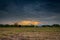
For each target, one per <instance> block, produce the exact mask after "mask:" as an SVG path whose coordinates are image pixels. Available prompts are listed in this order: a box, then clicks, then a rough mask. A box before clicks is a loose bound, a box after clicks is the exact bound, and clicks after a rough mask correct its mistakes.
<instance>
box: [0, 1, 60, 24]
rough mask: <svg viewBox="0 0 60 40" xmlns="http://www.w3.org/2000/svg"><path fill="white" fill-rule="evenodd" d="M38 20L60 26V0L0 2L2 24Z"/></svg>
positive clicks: (0, 21)
mask: <svg viewBox="0 0 60 40" xmlns="http://www.w3.org/2000/svg"><path fill="white" fill-rule="evenodd" d="M21 20H37V21H40V22H42V23H43V24H55V23H56V24H60V1H59V0H0V24H6V23H7V24H11V22H12V23H14V22H18V21H21Z"/></svg>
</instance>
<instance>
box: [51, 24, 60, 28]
mask: <svg viewBox="0 0 60 40" xmlns="http://www.w3.org/2000/svg"><path fill="white" fill-rule="evenodd" d="M52 26H53V27H60V25H59V24H53V25H52Z"/></svg>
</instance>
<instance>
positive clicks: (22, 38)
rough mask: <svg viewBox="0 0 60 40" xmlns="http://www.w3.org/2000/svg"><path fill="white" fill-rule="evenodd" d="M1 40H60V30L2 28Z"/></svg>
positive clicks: (0, 30) (0, 29)
mask: <svg viewBox="0 0 60 40" xmlns="http://www.w3.org/2000/svg"><path fill="white" fill-rule="evenodd" d="M0 40H60V28H0Z"/></svg>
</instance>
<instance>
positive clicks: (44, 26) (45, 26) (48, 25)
mask: <svg viewBox="0 0 60 40" xmlns="http://www.w3.org/2000/svg"><path fill="white" fill-rule="evenodd" d="M42 27H51V25H42Z"/></svg>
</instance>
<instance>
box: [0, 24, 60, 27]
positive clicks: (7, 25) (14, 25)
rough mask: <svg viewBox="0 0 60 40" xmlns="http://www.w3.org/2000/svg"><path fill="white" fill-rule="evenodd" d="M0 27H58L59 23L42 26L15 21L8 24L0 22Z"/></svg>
mask: <svg viewBox="0 0 60 40" xmlns="http://www.w3.org/2000/svg"><path fill="white" fill-rule="evenodd" d="M0 27H60V25H59V24H53V25H42V26H38V25H18V24H17V23H15V24H13V25H9V24H5V25H3V24H0Z"/></svg>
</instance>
